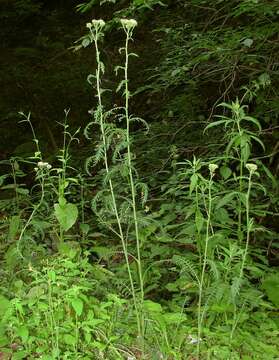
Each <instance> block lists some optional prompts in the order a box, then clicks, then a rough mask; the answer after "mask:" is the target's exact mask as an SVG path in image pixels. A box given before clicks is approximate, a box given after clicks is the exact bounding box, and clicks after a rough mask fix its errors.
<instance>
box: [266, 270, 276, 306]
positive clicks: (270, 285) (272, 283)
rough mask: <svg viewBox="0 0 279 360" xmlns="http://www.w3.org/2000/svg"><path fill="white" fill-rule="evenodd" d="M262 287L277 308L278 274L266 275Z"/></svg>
mask: <svg viewBox="0 0 279 360" xmlns="http://www.w3.org/2000/svg"><path fill="white" fill-rule="evenodd" d="M262 288H263V289H264V290H265V292H266V294H267V296H268V298H269V300H270V301H271V302H272V303H273V304H274V305H275V306H276V307H278V308H279V276H278V274H271V275H269V276H267V277H266V278H265V279H264V281H263V283H262Z"/></svg>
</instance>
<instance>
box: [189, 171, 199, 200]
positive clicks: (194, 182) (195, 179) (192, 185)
mask: <svg viewBox="0 0 279 360" xmlns="http://www.w3.org/2000/svg"><path fill="white" fill-rule="evenodd" d="M198 179H199V177H198V175H197V174H193V175H192V176H191V178H190V195H191V194H192V192H193V191H194V189H195V188H196V186H197V183H198Z"/></svg>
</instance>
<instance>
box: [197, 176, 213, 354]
mask: <svg viewBox="0 0 279 360" xmlns="http://www.w3.org/2000/svg"><path fill="white" fill-rule="evenodd" d="M213 176H214V173H213V172H211V173H210V180H209V184H208V210H207V221H206V237H205V248H204V254H203V264H202V273H201V279H200V283H199V301H198V342H197V351H198V356H200V342H201V335H202V321H203V312H202V311H201V307H202V296H203V285H204V277H205V270H206V265H207V256H208V243H209V232H210V224H211V208H212V196H211V188H212V183H213Z"/></svg>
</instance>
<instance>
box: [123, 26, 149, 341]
mask: <svg viewBox="0 0 279 360" xmlns="http://www.w3.org/2000/svg"><path fill="white" fill-rule="evenodd" d="M125 32H126V43H125V70H124V72H125V117H126V141H127V160H128V168H129V181H130V188H131V196H132V207H133V217H134V226H135V235H136V247H137V266H138V277H139V286H140V300H141V306H142V303H143V301H144V284H143V277H142V264H141V249H140V238H139V223H138V216H137V206H136V190H135V183H134V176H133V168H132V156H131V145H130V115H129V98H130V92H129V85H128V82H129V78H128V68H129V51H128V48H129V40H130V39H131V33H132V31H131V30H129V29H126V30H125ZM141 313H142V311H141ZM143 332H144V317H143V316H142V314H141V335H142V336H143Z"/></svg>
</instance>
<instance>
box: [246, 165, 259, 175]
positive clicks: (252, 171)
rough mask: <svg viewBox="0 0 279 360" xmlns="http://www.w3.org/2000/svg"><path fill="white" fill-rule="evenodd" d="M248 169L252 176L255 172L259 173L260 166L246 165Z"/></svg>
mask: <svg viewBox="0 0 279 360" xmlns="http://www.w3.org/2000/svg"><path fill="white" fill-rule="evenodd" d="M246 169H247V170H248V171H249V172H250V173H251V174H254V172H256V171H257V169H258V166H257V165H256V164H250V163H248V164H246Z"/></svg>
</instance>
